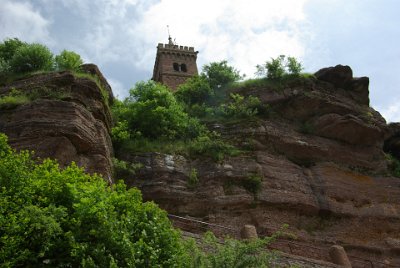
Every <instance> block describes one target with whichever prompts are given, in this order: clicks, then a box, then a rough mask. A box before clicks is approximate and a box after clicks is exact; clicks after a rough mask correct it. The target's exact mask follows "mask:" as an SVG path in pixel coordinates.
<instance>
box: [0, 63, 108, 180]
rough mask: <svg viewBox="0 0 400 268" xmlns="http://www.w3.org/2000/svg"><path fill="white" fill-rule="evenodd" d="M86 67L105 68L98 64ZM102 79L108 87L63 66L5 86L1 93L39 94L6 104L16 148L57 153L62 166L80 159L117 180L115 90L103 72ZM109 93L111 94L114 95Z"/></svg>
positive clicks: (2, 118) (1, 123) (3, 125)
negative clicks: (114, 172) (112, 130)
mask: <svg viewBox="0 0 400 268" xmlns="http://www.w3.org/2000/svg"><path fill="white" fill-rule="evenodd" d="M84 68H85V70H87V71H88V72H91V71H92V72H95V73H96V72H97V74H100V72H99V71H98V69H97V67H96V66H94V65H88V66H85V67H84ZM102 79H103V80H102ZM99 80H100V83H101V84H103V85H102V87H103V89H100V88H99V86H98V84H97V83H96V82H94V81H93V80H91V79H89V78H86V77H81V78H80V77H77V76H75V75H73V74H72V73H71V72H60V73H50V74H40V75H34V76H31V77H28V78H24V79H22V80H17V81H15V82H13V83H11V84H9V85H7V86H3V87H0V95H3V96H4V95H8V94H10V92H12V91H15V90H18V91H19V92H20V93H21V94H24V95H26V96H30V97H31V99H33V100H32V101H29V102H28V103H25V104H22V105H18V106H15V107H5V108H4V107H3V108H2V109H1V111H0V132H4V133H5V134H7V136H8V137H9V142H10V145H11V146H12V147H14V148H16V149H28V150H34V151H35V155H36V156H38V157H41V158H47V157H50V158H55V159H57V160H58V161H59V163H60V165H61V166H65V165H68V164H70V163H71V162H72V161H75V162H76V163H77V164H78V165H79V166H83V167H85V168H86V170H87V171H89V172H92V173H93V172H96V173H99V174H101V175H103V177H104V178H105V179H106V180H108V181H110V182H111V181H112V177H111V155H112V144H111V140H110V136H109V131H110V128H111V115H110V110H109V108H108V107H109V104H110V102H111V100H112V98H113V96H112V92H111V88H110V86H109V85H108V83H107V81H106V80H105V79H104V78H102V75H101V76H100V78H99ZM102 90H103V91H104V92H103V93H102ZM32 96H35V97H32ZM104 96H109V97H108V100H107V97H106V98H105V97H104Z"/></svg>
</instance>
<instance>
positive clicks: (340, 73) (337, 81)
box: [314, 65, 353, 88]
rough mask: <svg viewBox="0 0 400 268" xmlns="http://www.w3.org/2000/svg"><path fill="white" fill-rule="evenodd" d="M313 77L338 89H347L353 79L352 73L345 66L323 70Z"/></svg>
mask: <svg viewBox="0 0 400 268" xmlns="http://www.w3.org/2000/svg"><path fill="white" fill-rule="evenodd" d="M314 75H315V77H316V78H317V79H319V80H321V81H325V82H329V83H331V84H333V85H334V86H335V87H338V88H347V87H348V86H349V85H350V83H351V81H352V79H353V71H352V70H351V68H350V67H349V66H347V65H336V66H335V67H328V68H323V69H321V70H319V71H318V72H316V73H315V74H314Z"/></svg>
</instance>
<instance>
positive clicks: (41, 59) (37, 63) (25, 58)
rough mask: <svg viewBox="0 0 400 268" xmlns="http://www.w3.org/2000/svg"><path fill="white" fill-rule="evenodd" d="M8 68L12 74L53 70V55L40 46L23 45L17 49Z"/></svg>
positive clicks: (34, 44)
mask: <svg viewBox="0 0 400 268" xmlns="http://www.w3.org/2000/svg"><path fill="white" fill-rule="evenodd" d="M10 66H11V70H12V72H14V73H26V72H33V71H50V70H52V69H53V68H54V58H53V53H51V52H50V50H49V49H48V48H47V47H45V46H44V45H42V44H36V43H33V44H25V45H22V46H20V47H19V48H17V50H16V51H15V53H14V55H13V56H12V58H11V60H10Z"/></svg>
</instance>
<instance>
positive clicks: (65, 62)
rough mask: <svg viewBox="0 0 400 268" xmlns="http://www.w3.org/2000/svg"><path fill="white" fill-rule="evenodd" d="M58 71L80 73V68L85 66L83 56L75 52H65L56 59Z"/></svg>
mask: <svg viewBox="0 0 400 268" xmlns="http://www.w3.org/2000/svg"><path fill="white" fill-rule="evenodd" d="M55 63H56V69H57V70H60V71H63V70H71V71H80V66H81V65H82V64H83V61H82V59H81V56H80V55H79V54H76V53H75V52H73V51H68V50H63V51H62V52H61V53H60V55H57V56H56V57H55Z"/></svg>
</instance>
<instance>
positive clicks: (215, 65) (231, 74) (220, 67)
mask: <svg viewBox="0 0 400 268" xmlns="http://www.w3.org/2000/svg"><path fill="white" fill-rule="evenodd" d="M202 75H203V76H205V77H206V79H207V80H208V82H209V84H210V86H211V88H212V89H214V90H215V89H217V88H220V87H223V86H225V85H227V84H229V83H232V82H235V81H238V80H240V79H241V78H242V76H241V75H240V73H239V71H238V70H236V69H235V68H234V67H232V66H229V65H228V62H227V61H226V60H223V61H220V62H212V63H210V64H207V65H204V66H203V71H202Z"/></svg>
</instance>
